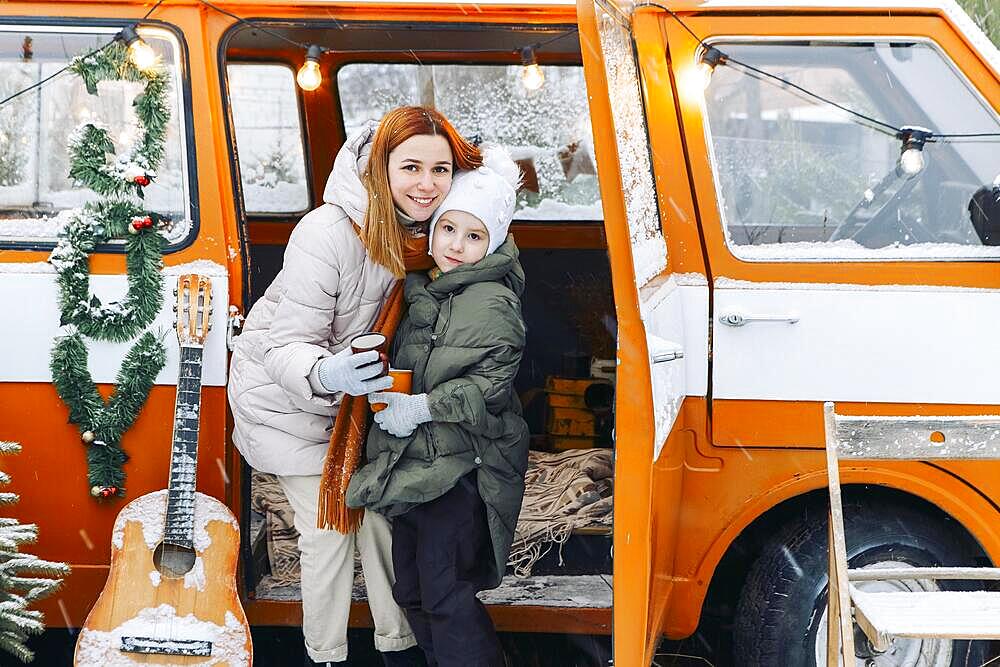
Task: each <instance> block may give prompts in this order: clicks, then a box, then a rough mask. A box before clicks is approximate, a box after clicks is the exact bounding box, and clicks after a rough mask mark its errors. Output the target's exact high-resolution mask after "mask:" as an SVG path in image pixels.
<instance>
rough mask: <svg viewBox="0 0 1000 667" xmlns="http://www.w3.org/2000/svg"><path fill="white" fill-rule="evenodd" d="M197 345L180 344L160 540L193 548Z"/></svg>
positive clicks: (198, 388)
mask: <svg viewBox="0 0 1000 667" xmlns="http://www.w3.org/2000/svg"><path fill="white" fill-rule="evenodd" d="M201 357H202V348H201V347H200V346H187V345H181V348H180V369H179V371H178V375H177V399H176V403H175V407H174V434H173V445H172V447H171V454H170V483H169V485H168V487H167V516H166V523H165V524H164V527H163V541H164V542H165V543H167V544H173V545H176V546H180V547H188V548H193V546H194V491H195V480H196V477H197V472H198V425H199V423H200V419H199V418H200V414H201Z"/></svg>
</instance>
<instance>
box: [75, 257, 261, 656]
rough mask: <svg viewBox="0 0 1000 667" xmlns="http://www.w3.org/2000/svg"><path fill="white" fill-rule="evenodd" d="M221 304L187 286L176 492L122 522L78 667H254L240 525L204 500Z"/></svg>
mask: <svg viewBox="0 0 1000 667" xmlns="http://www.w3.org/2000/svg"><path fill="white" fill-rule="evenodd" d="M211 301H212V284H211V282H210V281H209V280H208V279H207V278H205V277H203V276H199V275H194V274H188V275H182V276H180V277H179V278H178V281H177V324H176V329H177V340H178V343H179V344H180V370H179V373H178V377H177V399H176V403H175V408H174V426H173V438H172V447H171V456H170V477H169V485H168V488H167V489H166V490H163V491H156V492H154V493H149V494H146V495H144V496H142V497H140V498H137V499H136V500H133V501H132V502H130V503H129V504H128V505H126V506H125V507H124V508H123V509H122V510H121V512H119V514H118V518H117V520H116V521H115V526H114V532H113V534H112V538H111V569H110V572H109V573H108V581H107V583H106V584H105V586H104V590H103V591H102V592H101V595H100V597H99V598H98V599H97V603H96V604H95V605H94V608H93V609H91V611H90V614H88V616H87V620H86V622H85V623H84V625H83V628H82V629H81V631H80V636H79V637H78V639H77V643H76V654H75V659H74V664H75V665H77V666H78V667H118V666H128V665H182V666H184V667H244V666H246V665H251V664H252V660H253V658H252V655H253V647H252V644H251V639H250V628H249V626H248V625H247V620H246V615H245V614H244V613H243V607H242V606H241V604H240V599H239V595H238V594H237V592H236V566H237V560H238V558H239V544H240V538H239V524H238V523H237V521H236V517H234V516H233V514H232V512H230V511H229V508H228V507H226V506H225V505H224V504H222V503H221V502H219V501H218V500H216V499H215V498H212V497H211V496H207V495H205V494H203V493H198V492H196V491H195V477H196V471H197V465H198V425H199V412H200V408H201V361H202V350H203V346H204V342H205V337H206V336H207V334H208V330H209V312H210V310H211Z"/></svg>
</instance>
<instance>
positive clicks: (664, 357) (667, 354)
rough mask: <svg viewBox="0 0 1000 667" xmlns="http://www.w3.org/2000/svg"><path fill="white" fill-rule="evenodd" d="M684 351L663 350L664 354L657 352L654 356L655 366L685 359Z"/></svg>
mask: <svg viewBox="0 0 1000 667" xmlns="http://www.w3.org/2000/svg"><path fill="white" fill-rule="evenodd" d="M683 358H684V350H663V351H662V352H657V353H656V354H654V355H653V363H654V364H662V363H663V362H664V361H673V360H674V359H683Z"/></svg>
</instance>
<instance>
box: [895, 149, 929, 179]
mask: <svg viewBox="0 0 1000 667" xmlns="http://www.w3.org/2000/svg"><path fill="white" fill-rule="evenodd" d="M899 168H900V169H901V170H902V172H903V173H904V174H907V175H909V176H916V175H917V174H919V173H920V172H921V171H923V170H924V152H923V151H922V150H921V149H919V148H907V149H906V150H905V151H903V154H902V155H900V156H899Z"/></svg>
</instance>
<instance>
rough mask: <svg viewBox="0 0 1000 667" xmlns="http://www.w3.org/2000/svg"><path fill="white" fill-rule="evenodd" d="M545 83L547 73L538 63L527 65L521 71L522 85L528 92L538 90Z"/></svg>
mask: <svg viewBox="0 0 1000 667" xmlns="http://www.w3.org/2000/svg"><path fill="white" fill-rule="evenodd" d="M544 83H545V73H544V72H542V68H541V67H539V66H538V63H534V64H533V65H525V66H524V67H523V68H522V69H521V84H522V85H524V87H525V88H527V89H528V90H538V89H539V88H541V87H542V84H544Z"/></svg>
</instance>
